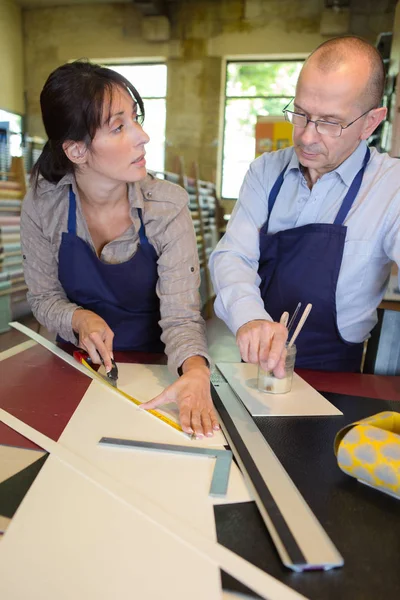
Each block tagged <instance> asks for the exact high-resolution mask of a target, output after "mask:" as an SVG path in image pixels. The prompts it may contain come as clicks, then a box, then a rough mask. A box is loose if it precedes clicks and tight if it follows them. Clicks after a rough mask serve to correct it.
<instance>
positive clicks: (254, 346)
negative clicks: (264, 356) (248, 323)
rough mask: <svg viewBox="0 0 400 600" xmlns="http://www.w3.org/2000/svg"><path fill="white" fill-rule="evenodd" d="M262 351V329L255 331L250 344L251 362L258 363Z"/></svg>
mask: <svg viewBox="0 0 400 600" xmlns="http://www.w3.org/2000/svg"><path fill="white" fill-rule="evenodd" d="M259 353H260V331H259V330H258V331H253V332H252V335H251V337H250V344H249V361H248V362H249V363H251V364H252V365H257V364H258V355H259Z"/></svg>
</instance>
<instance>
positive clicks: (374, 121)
mask: <svg viewBox="0 0 400 600" xmlns="http://www.w3.org/2000/svg"><path fill="white" fill-rule="evenodd" d="M386 113H387V108H385V107H383V106H382V107H381V108H373V109H372V110H371V111H370V112H369V113H368V115H367V118H366V119H365V127H364V130H363V132H362V134H361V139H362V140H366V139H368V138H369V136H370V135H371V134H372V133H373V132H374V131H375V129H376V128H377V127H378V125H379V124H380V123H382V121H383V120H384V119H385V118H386Z"/></svg>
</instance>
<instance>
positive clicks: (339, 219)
mask: <svg viewBox="0 0 400 600" xmlns="http://www.w3.org/2000/svg"><path fill="white" fill-rule="evenodd" d="M370 156H371V152H370V149H369V148H367V150H366V152H365V156H364V160H363V164H362V167H361V169H360V170H359V171H358V173H357V175H356V176H355V177H354V179H353V181H352V183H351V186H350V187H349V190H348V192H347V194H346V196H345V197H344V199H343V202H342V206H341V207H340V208H339V212H338V214H337V215H336V219H335V220H334V222H333V224H334V225H343V223H344V221H345V219H346V217H347V215H348V214H349V211H350V209H351V207H352V206H353V203H354V200H355V199H356V196H357V194H358V192H359V191H360V187H361V183H362V180H363V176H364V172H365V168H366V166H367V164H368V162H369V159H370Z"/></svg>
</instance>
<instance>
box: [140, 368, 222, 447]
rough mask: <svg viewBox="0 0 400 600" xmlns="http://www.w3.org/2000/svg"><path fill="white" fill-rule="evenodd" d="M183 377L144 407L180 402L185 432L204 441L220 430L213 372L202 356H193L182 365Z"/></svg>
mask: <svg viewBox="0 0 400 600" xmlns="http://www.w3.org/2000/svg"><path fill="white" fill-rule="evenodd" d="M182 372H183V375H182V376H181V377H180V378H179V379H177V381H174V383H172V384H171V385H170V386H168V387H167V388H166V389H165V390H164V391H163V392H162V393H161V394H159V395H158V396H156V397H155V398H153V400H150V401H149V402H145V403H144V404H142V407H143V408H145V409H146V410H148V409H154V408H157V407H158V406H162V405H163V404H168V403H169V402H176V403H177V405H178V407H179V418H180V422H181V425H182V429H183V431H185V432H186V433H189V434H192V433H194V435H195V436H196V438H202V437H203V436H207V437H211V436H212V435H213V431H217V430H218V429H219V425H218V419H217V415H216V412H215V410H214V406H213V403H212V400H211V393H210V370H209V368H208V367H207V365H206V361H205V359H204V358H203V357H202V356H192V357H190V358H188V359H187V360H185V362H184V363H183V365H182Z"/></svg>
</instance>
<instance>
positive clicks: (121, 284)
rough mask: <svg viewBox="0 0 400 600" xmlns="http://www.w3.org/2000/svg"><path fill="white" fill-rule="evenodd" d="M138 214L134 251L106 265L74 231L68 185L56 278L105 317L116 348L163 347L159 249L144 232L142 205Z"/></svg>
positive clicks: (75, 297) (148, 349) (72, 201)
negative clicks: (161, 338) (65, 218)
mask: <svg viewBox="0 0 400 600" xmlns="http://www.w3.org/2000/svg"><path fill="white" fill-rule="evenodd" d="M138 213H139V218H140V224H141V225H140V231H139V239H140V243H139V245H138V248H137V251H136V253H135V255H134V256H132V258H130V259H129V260H127V261H126V262H123V263H119V264H107V263H105V262H103V261H101V260H100V259H99V258H98V257H97V255H96V253H95V252H94V251H93V250H92V248H91V247H90V246H89V245H88V244H87V243H86V242H85V241H84V240H82V239H81V238H80V237H78V236H77V234H76V198H75V194H74V192H73V190H72V187H71V188H70V190H69V210H68V232H67V233H66V232H64V233H63V234H62V239H61V245H60V250H59V254H58V260H59V264H58V278H59V280H60V283H61V285H62V286H63V288H64V290H65V293H66V294H67V296H68V299H69V300H70V301H71V302H75V303H76V304H79V306H82V307H83V308H86V309H87V310H91V311H93V312H94V313H96V314H97V315H99V316H100V317H102V319H104V320H105V322H106V323H107V325H108V326H109V327H110V329H112V331H113V332H114V335H115V337H114V342H113V348H114V350H136V351H138V352H164V344H163V343H162V342H161V340H160V336H161V328H160V326H159V324H158V323H159V321H160V301H159V298H158V297H157V294H156V284H157V280H158V272H157V253H156V251H155V249H154V248H153V246H152V245H151V244H150V242H149V241H148V239H147V237H146V233H145V228H144V225H143V219H142V212H141V209H138Z"/></svg>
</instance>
